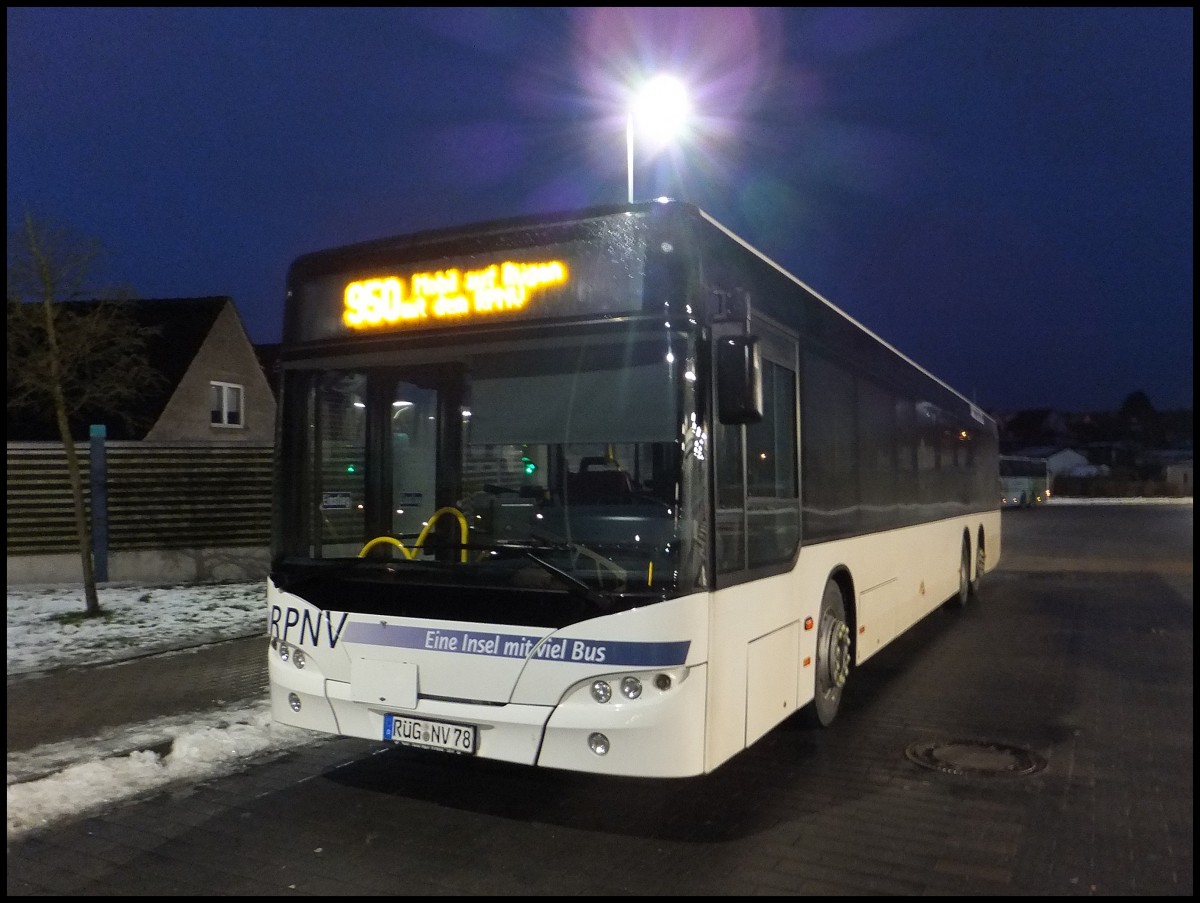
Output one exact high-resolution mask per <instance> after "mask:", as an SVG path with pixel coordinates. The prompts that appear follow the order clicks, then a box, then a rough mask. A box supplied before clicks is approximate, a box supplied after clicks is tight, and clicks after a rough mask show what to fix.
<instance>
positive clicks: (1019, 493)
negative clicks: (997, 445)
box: [1000, 455, 1050, 508]
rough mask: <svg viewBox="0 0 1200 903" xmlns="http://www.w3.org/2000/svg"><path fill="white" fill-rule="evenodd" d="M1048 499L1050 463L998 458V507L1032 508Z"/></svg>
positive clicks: (1014, 456) (1017, 456)
mask: <svg viewBox="0 0 1200 903" xmlns="http://www.w3.org/2000/svg"><path fill="white" fill-rule="evenodd" d="M1049 498H1050V462H1049V461H1047V460H1046V459H1045V458H1026V457H1021V456H1019V455H1001V456H1000V505H1001V507H1003V508H1032V507H1034V506H1035V505H1040V504H1042V503H1043V502H1045V501H1047V500H1048V499H1049Z"/></svg>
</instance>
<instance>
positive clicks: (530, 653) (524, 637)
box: [342, 622, 692, 668]
mask: <svg viewBox="0 0 1200 903" xmlns="http://www.w3.org/2000/svg"><path fill="white" fill-rule="evenodd" d="M342 638H343V640H345V641H346V642H350V643H363V644H366V645H370V646H392V647H396V648H400V649H423V650H427V651H430V652H457V653H460V654H465V655H486V656H493V657H496V658H519V659H525V658H535V659H546V660H548V661H559V662H588V663H591V664H606V665H622V666H637V667H656V668H662V667H668V666H671V665H682V664H683V663H684V662H685V661H687V654H688V649H689V648H691V645H692V644H691V640H676V641H671V642H663V643H637V642H628V641H623V642H614V641H611V640H589V639H582V638H574V637H555V636H553V635H551V636H549V637H545V638H543V637H540V636H536V635H534V636H530V635H528V634H519V633H495V632H484V631H479V630H461V629H454V628H447V627H406V626H401V625H387V624H364V623H361V622H359V623H352V624H348V625H346V630H345V633H344V634H343V637H342Z"/></svg>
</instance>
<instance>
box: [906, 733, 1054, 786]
mask: <svg viewBox="0 0 1200 903" xmlns="http://www.w3.org/2000/svg"><path fill="white" fill-rule="evenodd" d="M904 754H905V755H906V756H908V758H909V760H910V761H912V762H915V763H916V764H918V765H920V766H921V767H922V768H931V769H933V770H934V771H944V772H946V773H947V774H962V775H972V776H979V777H986V778H997V777H999V778H1014V777H1019V776H1021V775H1026V774H1035V773H1037V772H1039V771H1041V770H1042V769H1043V768H1045V767H1046V760H1045V759H1043V758H1042V757H1041V756H1039V755H1038V754H1037V753H1035V752H1031V751H1030V750H1028V749H1022V748H1021V747H1019V746H1010V745H1009V744H1007V743H988V742H984V741H979V740H940V741H938V742H936V743H928V742H925V743H914V744H913V745H912V746H910V747H909V748H908V749H907V750H905V752H904Z"/></svg>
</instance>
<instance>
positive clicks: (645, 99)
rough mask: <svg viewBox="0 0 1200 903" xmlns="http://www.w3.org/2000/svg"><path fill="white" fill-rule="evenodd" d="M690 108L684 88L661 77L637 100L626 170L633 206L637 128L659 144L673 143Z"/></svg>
mask: <svg viewBox="0 0 1200 903" xmlns="http://www.w3.org/2000/svg"><path fill="white" fill-rule="evenodd" d="M689 111H690V104H689V102H688V96H687V91H686V90H685V89H684V87H683V84H682V83H681V82H680V81H679V80H678V79H677V78H673V77H672V76H669V75H657V76H655V77H654V78H653V79H651V80H650V81H649V82H647V83H646V84H645V85H644V86H643V87H642V89H641V90H640V91H639V92H638V93H637V95H636V96H635V97H634V98H633V101H632V103H631V104H630V106H629V112H628V113H627V114H626V116H625V170H626V175H627V177H628V188H629V192H628V194H629V203H631V204H632V203H633V130H634V126H635V125H637V126H639V127H641V128H642V129H643V130H644V131H652V132H653V133H654V135H655V137H657V139H658V143H659V144H660V145H661V144H665V143H666V142H667V141H669V140H670V139H671V138H672V137H673V136H674V135H675V134H676V133H677V132H678V131H679V130H680V128H681V127H682V126H683V124H684V122H686V121H687V117H688V113H689Z"/></svg>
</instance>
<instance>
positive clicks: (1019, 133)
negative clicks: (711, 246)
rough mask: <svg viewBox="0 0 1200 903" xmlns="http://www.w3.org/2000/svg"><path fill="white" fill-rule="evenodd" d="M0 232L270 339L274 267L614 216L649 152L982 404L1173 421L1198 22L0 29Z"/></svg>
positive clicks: (173, 21) (727, 220) (57, 21)
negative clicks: (1159, 415)
mask: <svg viewBox="0 0 1200 903" xmlns="http://www.w3.org/2000/svg"><path fill="white" fill-rule="evenodd" d="M7 23H8V225H9V229H10V230H11V229H12V228H13V227H14V226H15V225H16V224H17V223H19V222H20V220H21V217H22V215H23V213H24V212H25V211H26V210H28V211H29V212H32V213H33V214H35V215H36V216H39V217H41V218H44V219H47V220H50V221H52V222H55V223H58V224H60V225H65V226H68V227H70V228H71V229H73V230H75V231H76V232H79V233H82V234H84V235H87V236H89V237H92V238H95V239H98V240H99V241H100V242H101V243H102V244H103V245H104V247H105V248H106V249H107V252H108V255H109V257H108V268H107V269H106V270H104V271H103V273H102V274H100V275H101V276H102V277H103V281H104V282H106V283H114V282H115V283H120V284H124V285H127V286H128V287H129V288H131V289H132V290H133V291H134V292H136V294H137V295H138V296H140V297H144V298H168V297H196V296H204V295H229V296H231V297H232V298H233V300H234V302H235V304H236V306H237V308H238V310H239V311H240V313H241V315H242V318H243V321H244V322H245V324H246V328H247V330H248V332H249V334H250V338H251V340H252V341H255V342H262V343H266V342H276V341H278V340H279V338H280V326H281V318H282V299H283V282H284V277H285V274H286V271H287V267H288V265H289V263H290V262H291V261H292V259H293V258H295V257H296V256H298V255H300V254H302V253H306V252H309V251H313V250H317V249H320V248H324V247H331V246H335V245H341V244H346V243H350V242H356V241H363V240H367V239H372V238H380V237H384V236H387V235H395V234H402V233H406V232H412V231H419V230H424V229H429V228H440V227H443V226H455V225H461V224H464V223H469V222H474V221H480V220H487V219H493V218H500V217H507V216H518V215H526V214H536V213H550V212H557V211H561V210H567V209H572V208H575V207H582V206H588V205H592V204H608V203H620V202H623V201H624V200H625V196H626V158H625V128H624V123H625V109H626V102H627V98H628V97H629V93H630V90H631V86H632V85H633V84H635V82H636V80H637V79H638V78H639V77H642V76H645V75H648V74H652V73H654V72H659V71H670V72H673V73H675V74H677V75H678V76H679V77H680V78H681V79H682V80H683V81H684V82H686V83H687V84H688V86H689V90H690V92H691V97H692V103H693V106H694V119H693V121H692V124H691V128H690V130H689V133H688V134H687V135H686V136H683V137H681V139H680V141H679V142H678V143H677V144H676V145H674V146H673V147H671V148H667V149H665V150H662V151H661V152H659V153H657V154H656V155H652V154H651V153H650V150H649V149H648V148H645V147H639V148H637V149H636V150H635V174H634V189H635V195H636V196H637V198H638V199H639V200H644V199H647V198H650V197H655V196H659V195H670V196H672V197H676V198H679V199H681V200H686V201H691V202H693V203H695V204H697V205H698V206H700V207H702V208H703V209H704V210H706V211H707V212H708V213H709V214H710V215H712V216H713V217H715V218H716V219H717V220H719V221H720V222H721V223H723V224H724V225H725V226H727V227H728V228H730V229H732V230H733V231H734V232H736V233H738V234H739V235H740V236H742V237H743V238H744V239H745V240H747V241H748V242H750V243H751V244H753V245H754V246H756V247H757V248H758V249H759V250H760V251H762V252H763V253H764V254H766V255H767V256H768V257H770V258H771V259H773V260H775V261H776V262H777V263H779V264H780V265H781V266H783V267H785V268H786V269H787V270H789V271H790V272H791V273H793V274H794V275H795V276H797V277H798V278H799V279H801V280H802V281H804V282H805V283H807V284H808V285H809V286H811V287H812V288H813V289H815V290H816V291H817V292H819V293H820V294H821V295H823V296H824V297H825V298H827V299H829V300H830V301H832V302H833V303H834V304H836V305H838V306H839V307H841V308H842V309H843V310H845V311H846V312H847V313H849V314H850V315H851V316H853V317H854V318H855V319H857V320H858V321H859V322H861V323H863V324H864V325H865V326H867V327H869V328H870V329H872V330H873V331H874V332H876V333H877V334H879V335H880V336H882V337H883V338H885V339H887V340H888V341H889V342H891V343H892V344H893V345H894V346H896V347H897V348H899V349H900V350H901V351H903V352H904V353H906V354H908V355H909V356H910V357H912V358H913V359H914V360H916V361H917V362H918V363H920V364H922V365H923V366H925V367H926V368H927V369H929V370H930V371H931V372H933V373H934V374H935V375H937V376H939V377H941V378H942V379H944V380H945V381H946V382H948V383H950V385H952V386H954V387H955V388H957V389H958V390H960V391H961V392H962V393H963V394H965V395H967V396H969V397H971V398H973V399H974V400H975V401H977V402H978V403H979V404H981V405H982V406H984V407H985V408H988V409H989V410H993V411H1001V412H1007V411H1013V410H1017V409H1021V408H1040V407H1052V408H1058V409H1060V410H1064V411H1083V410H1115V409H1116V408H1117V407H1118V406H1119V405H1120V403H1121V401H1122V400H1123V399H1124V398H1125V397H1126V396H1127V395H1128V394H1129V393H1131V392H1133V391H1135V390H1142V391H1144V392H1145V393H1146V394H1147V395H1148V396H1149V398H1150V400H1151V402H1152V403H1153V404H1154V406H1155V407H1156V408H1158V409H1159V410H1168V409H1173V408H1190V407H1191V406H1192V348H1193V336H1192V332H1193V322H1192V310H1193V308H1192V260H1193V248H1192V155H1193V139H1192V84H1193V74H1192V43H1193V38H1192V35H1193V13H1192V10H1191V9H1190V8H1145V9H1132V8H1126V9H1087V8H1084V9H1079V8H1072V9H1061V8H1060V9H1033V8H1023V9H1007V8H1004V9H982V10H975V9H946V10H930V9H912V8H907V9H906V8H899V9H896V8H891V9H875V8H850V9H836V8H835V9H804V8H789V9H778V8H723V9H715V10H714V9H701V8H684V9H665V8H655V9H626V8H550V9H526V8H519V9H514V8H508V9H505V8H475V9H470V10H466V9H423V8H415V9H413V8H409V9H398V10H397V9H361V8H360V9H345V10H343V9H330V8H318V9H278V10H268V9H241V10H231V9H182V10H165V9H103V8H97V9H82V10H81V9H71V8H63V9H51V8H43V9H31V8H24V9H13V8H11V7H10V8H9V9H8V12H7Z"/></svg>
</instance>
